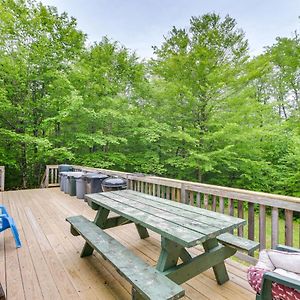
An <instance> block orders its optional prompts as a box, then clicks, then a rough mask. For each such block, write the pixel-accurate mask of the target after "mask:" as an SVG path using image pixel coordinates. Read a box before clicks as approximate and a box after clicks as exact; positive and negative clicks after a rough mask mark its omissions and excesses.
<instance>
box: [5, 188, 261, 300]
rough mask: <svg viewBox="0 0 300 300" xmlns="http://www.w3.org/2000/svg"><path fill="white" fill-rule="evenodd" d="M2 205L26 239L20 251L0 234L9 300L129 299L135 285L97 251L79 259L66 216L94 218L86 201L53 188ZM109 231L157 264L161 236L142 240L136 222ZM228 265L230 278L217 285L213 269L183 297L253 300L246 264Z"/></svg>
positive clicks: (13, 196) (11, 195)
mask: <svg viewBox="0 0 300 300" xmlns="http://www.w3.org/2000/svg"><path fill="white" fill-rule="evenodd" d="M0 203H3V204H4V205H6V206H7V208H8V210H9V212H10V214H11V215H12V217H13V218H14V219H15V221H16V223H17V226H18V229H19V234H20V238H21V241H22V247H21V248H19V249H16V248H15V244H14V239H13V237H12V235H11V232H10V231H9V230H6V231H5V232H4V233H2V234H0V282H1V284H2V286H3V288H4V290H5V292H6V294H7V299H8V300H12V299H17V300H21V299H31V300H33V299H38V300H39V299H51V300H56V299H72V300H73V299H101V300H109V299H121V300H123V299H131V295H130V292H131V286H130V285H129V284H128V283H127V281H126V280H124V279H123V278H122V277H121V276H120V275H119V274H118V273H117V272H116V271H115V269H114V268H113V267H112V266H111V265H110V264H109V263H108V262H106V261H105V260H103V259H102V257H101V256H100V255H99V254H97V253H94V254H93V255H92V256H90V257H88V258H84V259H82V258H80V257H79V253H80V251H81V249H82V247H83V244H84V241H83V239H82V238H81V237H80V236H79V237H74V236H72V235H71V233H70V228H69V227H70V225H69V223H67V222H66V221H65V218H66V217H69V216H73V215H79V214H81V215H84V216H86V217H87V218H90V219H92V218H94V216H95V211H93V210H92V209H91V208H90V207H89V206H88V205H87V204H86V203H85V202H84V201H82V200H78V199H77V198H75V197H70V196H68V195H65V194H64V193H62V192H60V191H59V189H58V188H51V189H35V190H22V191H11V192H2V193H0ZM108 231H109V233H110V234H111V235H112V236H114V238H116V239H117V240H119V241H120V242H121V243H123V244H124V245H126V246H127V247H128V248H129V249H131V250H132V251H134V252H135V254H137V255H138V256H140V257H141V258H142V259H144V260H145V261H147V262H148V263H149V264H151V265H155V264H156V261H157V258H158V255H159V247H160V237H159V236H158V235H157V234H155V233H153V232H151V231H150V238H147V239H146V240H141V239H140V238H139V236H138V234H137V232H136V230H135V227H134V225H133V224H129V225H124V226H122V227H119V228H112V229H109V230H108ZM193 251H195V252H198V251H201V250H200V249H196V248H194V249H193ZM227 269H228V272H229V276H230V281H229V282H227V283H225V284H224V285H222V286H219V285H218V284H217V283H216V281H215V279H214V274H213V271H212V270H211V269H210V270H208V271H206V272H204V273H203V274H201V275H198V276H197V277H195V278H193V279H191V280H189V281H188V282H187V283H185V284H183V285H182V286H183V288H184V289H185V291H186V296H185V297H184V298H182V299H197V300H200V299H213V300H218V299H220V300H221V299H254V298H255V295H254V293H253V292H252V290H251V288H250V286H249V285H248V283H247V278H246V270H247V268H246V267H245V266H243V265H240V264H238V263H237V262H235V261H232V260H228V261H227Z"/></svg>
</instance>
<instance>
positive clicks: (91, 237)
mask: <svg viewBox="0 0 300 300" xmlns="http://www.w3.org/2000/svg"><path fill="white" fill-rule="evenodd" d="M66 220H67V221H68V222H69V223H70V224H71V229H72V231H74V230H75V231H77V232H78V233H79V234H80V235H81V236H82V237H83V238H84V239H85V240H86V241H87V242H88V243H89V245H90V246H91V247H93V248H94V249H95V250H96V251H97V252H99V253H100V254H101V255H102V256H103V257H104V259H106V260H108V261H110V262H111V264H112V265H113V266H114V267H115V268H116V270H117V271H118V272H119V273H120V274H121V275H122V276H123V277H125V278H126V279H127V280H128V281H129V282H130V283H131V284H132V285H133V287H134V288H135V289H136V290H137V291H138V292H139V293H140V294H141V295H142V296H143V297H144V298H145V299H153V300H154V299H155V300H160V299H161V300H163V299H179V298H181V297H183V296H184V289H182V288H181V287H180V286H179V285H177V284H176V283H175V282H173V281H171V280H170V279H169V278H167V277H166V276H164V275H162V274H161V273H160V272H159V271H157V270H156V269H154V268H153V267H151V266H149V265H148V264H147V263H145V262H144V261H143V260H141V259H140V258H139V257H137V256H136V255H135V254H134V253H133V252H131V251H130V250H129V249H127V248H126V247H124V246H123V245H122V244H121V243H119V242H118V241H117V240H115V239H114V238H113V237H111V236H110V235H109V234H107V233H106V232H104V231H103V230H102V229H101V228H99V227H98V226H97V225H95V224H94V223H93V222H91V221H89V220H88V219H86V218H85V217H83V216H74V217H69V218H67V219H66Z"/></svg>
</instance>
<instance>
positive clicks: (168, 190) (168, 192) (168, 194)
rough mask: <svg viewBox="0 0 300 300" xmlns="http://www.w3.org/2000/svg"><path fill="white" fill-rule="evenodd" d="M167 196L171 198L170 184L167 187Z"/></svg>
mask: <svg viewBox="0 0 300 300" xmlns="http://www.w3.org/2000/svg"><path fill="white" fill-rule="evenodd" d="M166 198H167V199H168V200H170V187H169V186H167V188H166Z"/></svg>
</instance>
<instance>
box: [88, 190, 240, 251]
mask: <svg viewBox="0 0 300 300" xmlns="http://www.w3.org/2000/svg"><path fill="white" fill-rule="evenodd" d="M86 199H87V200H88V202H89V204H90V205H91V206H92V204H93V205H94V206H95V205H96V206H99V207H104V208H106V209H108V210H110V211H113V212H115V213H117V214H119V215H120V216H123V217H125V218H126V219H128V220H131V221H133V222H134V223H136V224H140V225H142V226H143V227H146V228H149V229H151V230H152V231H154V232H157V233H159V234H160V235H161V236H163V237H165V238H167V239H170V240H172V241H174V242H176V243H178V244H180V245H182V246H184V247H193V246H195V245H198V244H201V243H203V242H205V241H206V240H208V239H211V238H215V237H217V236H218V235H220V234H222V233H225V232H228V231H230V230H232V229H234V228H236V227H238V226H240V225H245V224H246V221H245V220H243V219H240V218H236V217H232V216H228V215H224V214H221V213H217V212H214V211H209V210H206V209H202V208H199V207H194V206H191V205H187V204H183V203H178V202H174V201H170V200H167V199H163V198H159V197H155V196H151V195H148V194H144V193H140V192H136V191H132V190H121V191H112V192H104V193H97V194H88V195H86Z"/></svg>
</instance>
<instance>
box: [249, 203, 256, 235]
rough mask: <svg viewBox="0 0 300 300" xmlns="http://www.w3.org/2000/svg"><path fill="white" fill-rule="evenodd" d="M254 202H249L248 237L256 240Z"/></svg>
mask: <svg viewBox="0 0 300 300" xmlns="http://www.w3.org/2000/svg"><path fill="white" fill-rule="evenodd" d="M254 217H255V212H254V203H251V202H249V203H248V239H249V240H252V241H254V232H255V231H254V230H255V218H254Z"/></svg>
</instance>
